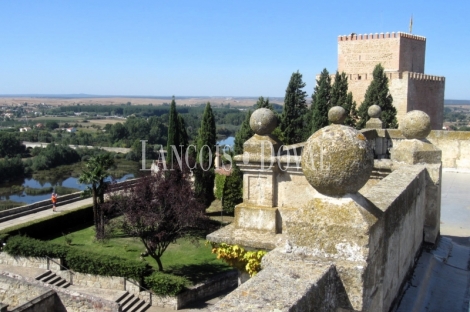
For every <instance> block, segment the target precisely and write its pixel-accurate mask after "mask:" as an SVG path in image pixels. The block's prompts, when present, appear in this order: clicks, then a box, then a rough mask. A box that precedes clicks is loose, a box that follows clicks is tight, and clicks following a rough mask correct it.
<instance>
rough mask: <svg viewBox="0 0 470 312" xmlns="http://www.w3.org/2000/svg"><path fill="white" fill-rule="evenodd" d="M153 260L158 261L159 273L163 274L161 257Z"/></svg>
mask: <svg viewBox="0 0 470 312" xmlns="http://www.w3.org/2000/svg"><path fill="white" fill-rule="evenodd" d="M153 258H154V259H155V261H157V264H158V271H160V272H163V265H162V261H161V260H160V257H153Z"/></svg>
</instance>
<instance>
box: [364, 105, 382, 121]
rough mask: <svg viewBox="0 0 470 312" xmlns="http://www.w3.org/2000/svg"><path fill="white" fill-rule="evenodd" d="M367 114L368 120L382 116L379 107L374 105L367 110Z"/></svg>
mask: <svg viewBox="0 0 470 312" xmlns="http://www.w3.org/2000/svg"><path fill="white" fill-rule="evenodd" d="M367 114H369V117H370V118H380V116H381V115H382V109H381V108H380V106H379V105H377V104H374V105H372V106H370V107H369V109H368V110H367Z"/></svg>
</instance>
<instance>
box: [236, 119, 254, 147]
mask: <svg viewBox="0 0 470 312" xmlns="http://www.w3.org/2000/svg"><path fill="white" fill-rule="evenodd" d="M250 118H251V110H248V112H247V113H246V115H245V120H243V122H242V125H241V127H240V129H239V130H238V131H237V133H236V134H235V141H234V143H233V151H234V152H235V155H240V154H243V143H245V141H246V140H248V139H249V138H251V137H252V136H253V135H255V133H254V132H253V130H251V127H250Z"/></svg>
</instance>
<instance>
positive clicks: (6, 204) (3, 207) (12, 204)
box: [0, 200, 26, 211]
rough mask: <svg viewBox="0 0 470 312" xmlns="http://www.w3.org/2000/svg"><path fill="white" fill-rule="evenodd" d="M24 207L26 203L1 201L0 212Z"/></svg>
mask: <svg viewBox="0 0 470 312" xmlns="http://www.w3.org/2000/svg"><path fill="white" fill-rule="evenodd" d="M24 205H26V203H19V202H15V201H11V200H2V201H0V211H2V210H7V209H11V208H16V207H21V206H24Z"/></svg>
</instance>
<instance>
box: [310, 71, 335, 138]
mask: <svg viewBox="0 0 470 312" xmlns="http://www.w3.org/2000/svg"><path fill="white" fill-rule="evenodd" d="M331 91H332V89H331V78H330V73H329V72H328V70H326V68H325V69H323V71H322V72H321V74H320V78H319V79H318V80H317V85H316V86H315V88H314V89H313V94H312V106H311V108H310V109H311V112H312V113H311V116H312V119H311V121H310V126H311V130H310V134H312V133H315V132H316V131H318V130H319V129H321V128H323V127H326V126H328V124H329V121H328V111H329V110H330V108H331V102H330V100H331V93H332V92H331Z"/></svg>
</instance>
